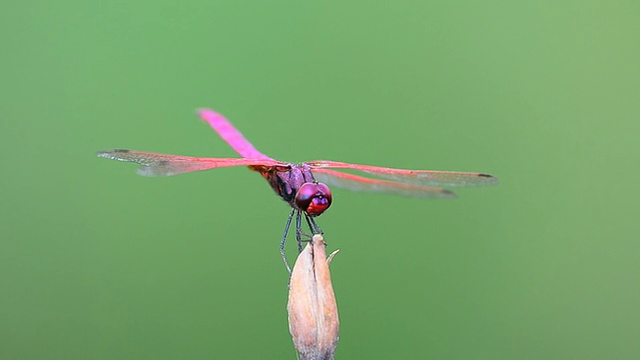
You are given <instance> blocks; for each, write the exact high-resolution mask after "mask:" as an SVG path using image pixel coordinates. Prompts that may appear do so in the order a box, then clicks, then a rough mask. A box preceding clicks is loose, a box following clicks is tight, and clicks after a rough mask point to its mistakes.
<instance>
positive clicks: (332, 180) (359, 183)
mask: <svg viewBox="0 0 640 360" xmlns="http://www.w3.org/2000/svg"><path fill="white" fill-rule="evenodd" d="M311 171H312V172H313V176H314V177H315V178H316V180H318V181H320V182H323V183H325V184H327V185H334V186H337V187H341V188H344V189H348V190H356V191H370V192H384V193H388V194H395V195H405V196H411V197H421V198H436V199H451V198H455V197H456V194H454V193H453V192H451V191H449V190H446V189H442V188H438V187H431V186H422V185H415V184H407V183H402V182H395V181H389V180H380V179H371V178H366V177H362V176H357V175H353V174H346V173H341V172H338V171H334V170H329V169H320V168H316V169H313V170H311Z"/></svg>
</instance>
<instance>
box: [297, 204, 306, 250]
mask: <svg viewBox="0 0 640 360" xmlns="http://www.w3.org/2000/svg"><path fill="white" fill-rule="evenodd" d="M302 236H305V237H306V236H307V234H303V233H302V215H301V213H300V211H298V212H297V213H296V241H297V242H298V253H301V252H302Z"/></svg>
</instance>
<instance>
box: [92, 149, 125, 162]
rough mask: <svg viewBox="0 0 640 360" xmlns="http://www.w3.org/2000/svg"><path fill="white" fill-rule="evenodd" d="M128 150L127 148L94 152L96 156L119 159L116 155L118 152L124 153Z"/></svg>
mask: <svg viewBox="0 0 640 360" xmlns="http://www.w3.org/2000/svg"><path fill="white" fill-rule="evenodd" d="M128 152H129V150H126V149H113V150H104V151H98V152H96V156H97V157H101V158H105V159H112V160H119V159H120V157H119V156H118V154H126V153H128Z"/></svg>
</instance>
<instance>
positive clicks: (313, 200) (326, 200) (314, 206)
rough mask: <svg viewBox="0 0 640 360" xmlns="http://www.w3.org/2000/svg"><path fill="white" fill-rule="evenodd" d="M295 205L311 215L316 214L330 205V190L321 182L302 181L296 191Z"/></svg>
mask: <svg viewBox="0 0 640 360" xmlns="http://www.w3.org/2000/svg"><path fill="white" fill-rule="evenodd" d="M295 203H296V206H297V207H298V208H299V209H300V210H304V211H305V212H306V213H307V214H309V215H311V216H318V215H320V214H322V213H323V212H324V211H325V210H327V209H328V208H329V206H331V190H329V187H328V186H327V185H325V184H323V183H317V182H313V183H309V182H308V183H304V184H302V186H300V188H299V189H298V191H297V192H296V198H295Z"/></svg>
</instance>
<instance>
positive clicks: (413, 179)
mask: <svg viewBox="0 0 640 360" xmlns="http://www.w3.org/2000/svg"><path fill="white" fill-rule="evenodd" d="M307 164H309V165H311V166H312V167H313V168H314V170H313V172H314V173H316V172H318V171H320V170H322V169H323V168H335V169H351V170H356V171H361V172H364V173H366V174H370V175H374V176H377V177H381V178H384V179H389V180H393V181H394V182H398V183H403V184H414V185H420V186H444V187H447V186H487V185H496V184H497V183H498V179H497V178H496V177H494V176H491V175H489V174H482V173H474V172H457V171H434V170H403V169H393V168H385V167H378V166H370V165H356V164H349V163H343V162H337V161H325V160H319V161H310V162H307ZM335 173H336V172H332V175H335ZM361 179H367V178H361ZM337 186H339V185H337Z"/></svg>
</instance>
